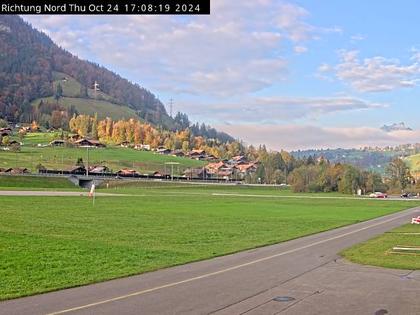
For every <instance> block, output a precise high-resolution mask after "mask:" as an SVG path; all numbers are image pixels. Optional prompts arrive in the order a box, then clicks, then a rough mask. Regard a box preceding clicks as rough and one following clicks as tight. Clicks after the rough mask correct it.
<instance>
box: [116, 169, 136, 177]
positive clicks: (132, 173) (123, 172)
mask: <svg viewBox="0 0 420 315" xmlns="http://www.w3.org/2000/svg"><path fill="white" fill-rule="evenodd" d="M117 174H118V175H120V176H136V175H139V173H138V172H137V171H136V170H131V169H128V168H123V169H121V170H119V171H118V172H117Z"/></svg>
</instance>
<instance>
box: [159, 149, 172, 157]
mask: <svg viewBox="0 0 420 315" xmlns="http://www.w3.org/2000/svg"><path fill="white" fill-rule="evenodd" d="M171 152H172V151H171V150H169V149H167V148H164V147H159V148H157V149H156V153H158V154H162V155H169V154H171Z"/></svg>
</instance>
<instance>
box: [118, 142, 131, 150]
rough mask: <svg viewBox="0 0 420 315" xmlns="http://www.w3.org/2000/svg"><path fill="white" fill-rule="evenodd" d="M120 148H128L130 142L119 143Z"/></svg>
mask: <svg viewBox="0 0 420 315" xmlns="http://www.w3.org/2000/svg"><path fill="white" fill-rule="evenodd" d="M120 147H122V148H129V147H130V141H123V142H121V143H120Z"/></svg>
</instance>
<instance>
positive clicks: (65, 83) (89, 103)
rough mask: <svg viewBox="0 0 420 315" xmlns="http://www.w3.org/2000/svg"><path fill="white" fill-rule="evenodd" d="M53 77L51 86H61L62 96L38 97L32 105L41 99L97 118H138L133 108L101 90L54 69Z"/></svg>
mask: <svg viewBox="0 0 420 315" xmlns="http://www.w3.org/2000/svg"><path fill="white" fill-rule="evenodd" d="M53 79H54V81H53V82H52V84H53V88H54V90H56V89H57V87H58V86H61V88H62V97H60V98H59V99H58V100H56V99H55V98H54V97H53V96H49V97H43V98H38V99H36V100H34V101H32V102H31V104H32V105H33V106H36V105H38V104H39V103H40V102H41V101H42V102H44V103H56V104H57V105H58V106H61V107H64V108H66V109H67V110H70V109H71V108H73V109H75V110H76V111H77V112H78V113H83V114H88V115H91V116H93V115H95V113H96V114H98V118H99V119H105V118H106V117H111V118H112V119H114V120H119V119H128V118H136V119H140V118H139V116H138V115H137V113H136V111H135V110H133V109H131V108H129V107H127V106H124V105H122V104H118V102H117V101H116V100H115V99H113V98H112V97H111V96H109V95H108V94H105V93H103V92H102V91H94V90H93V89H87V88H85V87H84V86H83V85H82V84H80V82H78V81H77V80H76V79H74V78H73V77H71V76H69V75H67V74H65V73H62V72H55V71H54V72H53ZM82 93H86V95H85V97H83V96H82V95H81V94H82ZM140 120H141V119H140Z"/></svg>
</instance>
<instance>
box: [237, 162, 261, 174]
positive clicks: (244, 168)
mask: <svg viewBox="0 0 420 315" xmlns="http://www.w3.org/2000/svg"><path fill="white" fill-rule="evenodd" d="M235 168H236V169H237V170H238V171H239V172H240V173H242V174H250V173H253V172H255V171H256V170H257V168H258V167H257V165H256V164H255V163H246V164H239V165H236V166H235Z"/></svg>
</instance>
